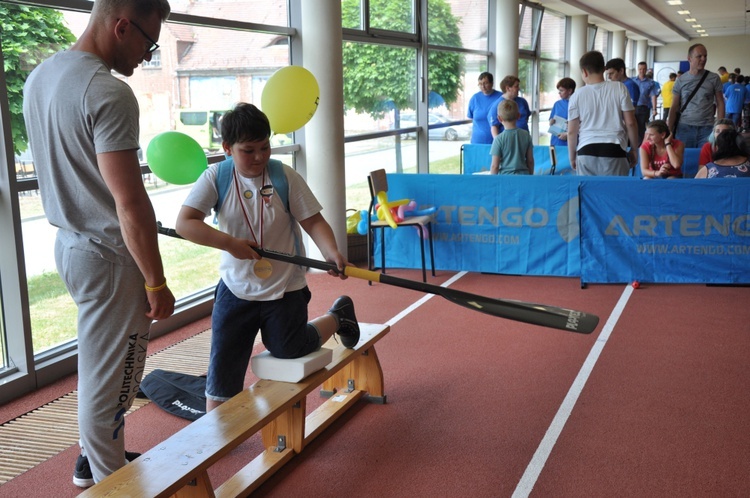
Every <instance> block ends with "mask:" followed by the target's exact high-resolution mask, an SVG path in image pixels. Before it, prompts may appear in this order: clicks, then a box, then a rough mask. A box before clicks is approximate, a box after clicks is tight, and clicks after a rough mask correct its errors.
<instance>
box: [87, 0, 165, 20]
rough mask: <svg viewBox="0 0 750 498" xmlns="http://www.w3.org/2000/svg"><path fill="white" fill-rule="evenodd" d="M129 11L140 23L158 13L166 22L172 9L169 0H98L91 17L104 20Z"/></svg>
mask: <svg viewBox="0 0 750 498" xmlns="http://www.w3.org/2000/svg"><path fill="white" fill-rule="evenodd" d="M127 11H130V12H132V15H133V16H134V17H135V18H136V20H138V21H140V20H143V19H146V18H148V17H149V16H151V15H152V14H154V13H156V14H158V15H159V19H161V21H162V22H165V21H166V20H167V18H168V17H169V14H170V12H171V11H172V7H171V6H170V5H169V0H96V2H94V8H93V10H92V11H91V16H92V17H95V18H97V19H99V20H103V19H105V18H107V17H109V16H112V15H120V13H121V12H127Z"/></svg>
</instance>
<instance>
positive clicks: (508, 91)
mask: <svg viewBox="0 0 750 498" xmlns="http://www.w3.org/2000/svg"><path fill="white" fill-rule="evenodd" d="M520 89H521V80H520V79H518V76H512V75H511V76H506V77H505V78H503V81H501V82H500V90H501V91H502V92H503V94H502V95H501V96H500V98H499V99H497V100H496V101H495V102H493V103H492V105H491V106H490V108H489V111H488V112H487V120H488V121H489V124H490V130H491V131H492V136H493V137H496V136H498V135H499V134H500V133H502V132H503V129H504V128H503V124H502V123H501V122H500V120H499V119H498V118H497V106H498V104H499V103H500V102H501V101H502V100H503V99H508V100H514V101H515V102H516V104H518V111H519V113H520V116H519V118H518V121H517V122H516V126H517V127H518V128H521V129H522V130H526V131H529V116H530V115H531V108H530V107H529V103H528V102H527V101H526V99H525V98H523V97H519V96H518V92H519V91H520Z"/></svg>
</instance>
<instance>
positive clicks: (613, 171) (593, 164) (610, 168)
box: [576, 156, 630, 176]
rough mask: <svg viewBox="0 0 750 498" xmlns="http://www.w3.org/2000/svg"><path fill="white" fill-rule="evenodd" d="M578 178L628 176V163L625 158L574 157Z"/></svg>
mask: <svg viewBox="0 0 750 498" xmlns="http://www.w3.org/2000/svg"><path fill="white" fill-rule="evenodd" d="M576 172H577V174H578V176H628V175H629V174H630V162H628V158H627V157H596V156H578V157H576Z"/></svg>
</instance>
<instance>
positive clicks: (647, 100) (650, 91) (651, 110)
mask: <svg viewBox="0 0 750 498" xmlns="http://www.w3.org/2000/svg"><path fill="white" fill-rule="evenodd" d="M647 71H648V66H647V65H646V63H645V62H639V63H638V76H636V77H635V78H633V81H635V83H636V85H638V90H640V92H641V94H640V96H639V97H638V103H637V104H636V106H635V120H636V122H638V140H639V141H641V142H642V141H643V135H645V133H646V123H648V122H649V121H650V120H652V119H654V118H655V117H656V96H657V95H658V92H657V89H656V85H655V84H654V80H652V79H651V78H649V77H648V76H647V75H646V72H647ZM640 145H641V144H640V143H639V144H638V146H639V147H640Z"/></svg>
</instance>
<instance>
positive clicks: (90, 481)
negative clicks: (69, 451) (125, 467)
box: [73, 451, 141, 488]
mask: <svg viewBox="0 0 750 498" xmlns="http://www.w3.org/2000/svg"><path fill="white" fill-rule="evenodd" d="M139 456H141V454H140V453H135V452H132V451H126V452H125V460H127V461H128V463H130V462H132V461H133V460H135V459H136V458H138V457H139ZM73 484H75V485H76V486H78V487H79V488H90V487H91V486H93V485H94V475H93V474H92V473H91V466H90V465H89V459H88V457H85V456H83V455H78V459H77V460H76V469H75V471H74V472H73Z"/></svg>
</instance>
